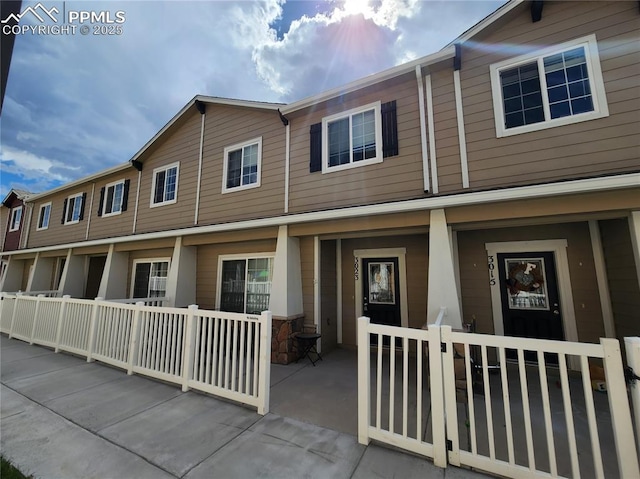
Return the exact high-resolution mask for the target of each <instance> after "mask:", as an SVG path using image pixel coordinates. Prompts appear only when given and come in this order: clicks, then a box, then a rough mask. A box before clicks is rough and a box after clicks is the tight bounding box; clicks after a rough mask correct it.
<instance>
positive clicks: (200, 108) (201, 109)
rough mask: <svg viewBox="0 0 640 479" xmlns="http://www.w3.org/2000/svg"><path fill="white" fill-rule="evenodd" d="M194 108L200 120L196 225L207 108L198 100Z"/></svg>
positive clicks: (194, 220)
mask: <svg viewBox="0 0 640 479" xmlns="http://www.w3.org/2000/svg"><path fill="white" fill-rule="evenodd" d="M195 105H196V108H197V109H198V111H199V112H200V117H201V118H202V123H201V126H200V152H199V154H198V184H197V186H196V208H195V210H196V211H195V215H194V218H193V224H194V225H197V224H198V213H199V212H200V183H201V181H202V157H203V150H204V119H205V116H206V111H207V106H206V105H205V104H204V103H202V102H201V101H199V100H196V102H195Z"/></svg>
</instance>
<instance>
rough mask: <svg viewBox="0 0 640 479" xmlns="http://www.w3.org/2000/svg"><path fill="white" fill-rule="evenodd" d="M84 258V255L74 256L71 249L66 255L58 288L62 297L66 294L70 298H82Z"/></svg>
mask: <svg viewBox="0 0 640 479" xmlns="http://www.w3.org/2000/svg"><path fill="white" fill-rule="evenodd" d="M85 258H86V257H85V256H84V255H74V254H73V250H71V249H70V250H69V252H68V253H67V261H65V263H64V270H63V271H62V277H61V278H60V285H59V286H58V289H59V290H60V291H61V292H62V294H63V295H65V294H66V295H69V296H71V297H72V298H82V296H83V295H84V282H85V276H86V275H85V271H84V264H85Z"/></svg>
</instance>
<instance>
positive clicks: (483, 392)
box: [358, 318, 640, 478]
mask: <svg viewBox="0 0 640 479" xmlns="http://www.w3.org/2000/svg"><path fill="white" fill-rule="evenodd" d="M385 336H387V337H389V338H390V341H389V342H388V344H389V348H388V350H386V351H385V353H384V354H383V347H382V344H383V338H384V337H385ZM369 343H371V345H372V346H374V347H373V348H371V349H370V348H369ZM362 346H364V347H362ZM376 346H378V347H376ZM387 351H388V352H387ZM508 357H510V358H513V359H509V360H507V358H508ZM525 357H526V358H527V360H525ZM532 358H535V359H536V360H535V361H531V359H532ZM550 364H551V365H550ZM569 365H571V367H569ZM605 376H606V381H605V380H604V377H605ZM423 378H424V379H423ZM598 389H601V391H598ZM605 389H606V391H605ZM358 390H359V400H358V403H359V404H358V414H359V416H358V437H359V441H360V442H361V443H363V444H366V443H368V442H369V440H370V439H373V440H377V441H380V442H385V443H388V444H391V445H393V446H395V447H400V448H404V449H407V450H409V451H412V452H414V453H418V454H421V455H424V456H427V457H429V458H432V459H433V461H434V463H435V464H436V465H438V466H440V467H447V465H448V464H451V465H455V466H464V467H471V468H474V469H477V470H481V471H484V472H489V473H493V474H498V475H501V476H505V477H513V478H521V477H572V478H580V477H596V478H605V477H629V478H636V477H640V472H639V468H638V455H637V452H636V441H635V438H634V432H633V423H632V420H631V411H630V406H629V399H628V395H627V389H626V383H625V378H624V371H623V364H622V358H621V353H620V346H619V342H618V340H616V339H601V341H600V343H599V344H592V343H571V342H566V341H545V340H538V339H529V338H514V337H504V336H493V335H483V334H471V333H464V332H457V331H452V330H451V327H449V326H429V330H428V331H427V330H417V329H408V328H399V327H391V326H382V325H374V324H370V323H369V321H368V319H367V318H359V319H358Z"/></svg>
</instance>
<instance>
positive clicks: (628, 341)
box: [624, 336, 640, 454]
mask: <svg viewBox="0 0 640 479" xmlns="http://www.w3.org/2000/svg"><path fill="white" fill-rule="evenodd" d="M624 346H625V349H626V351H627V365H628V366H629V367H630V368H631V369H632V371H633V373H634V374H635V375H636V376H640V338H639V337H637V336H636V337H633V338H624ZM629 391H630V393H631V401H632V403H633V412H634V417H635V420H636V435H637V437H638V438H640V383H638V381H637V380H636V381H631V386H630V387H629ZM637 446H638V454H640V439H639V441H638V445H637Z"/></svg>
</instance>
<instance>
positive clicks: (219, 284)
mask: <svg viewBox="0 0 640 479" xmlns="http://www.w3.org/2000/svg"><path fill="white" fill-rule="evenodd" d="M261 258H271V261H272V265H274V266H275V260H276V253H275V251H274V252H272V253H247V254H245V253H240V254H225V255H219V256H218V274H217V281H216V310H218V311H219V310H220V303H221V302H222V263H223V262H224V261H233V260H237V259H245V260H247V261H248V260H250V259H261ZM271 284H272V285H273V278H271ZM246 294H247V292H246V290H245V302H246ZM245 306H246V304H245Z"/></svg>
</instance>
